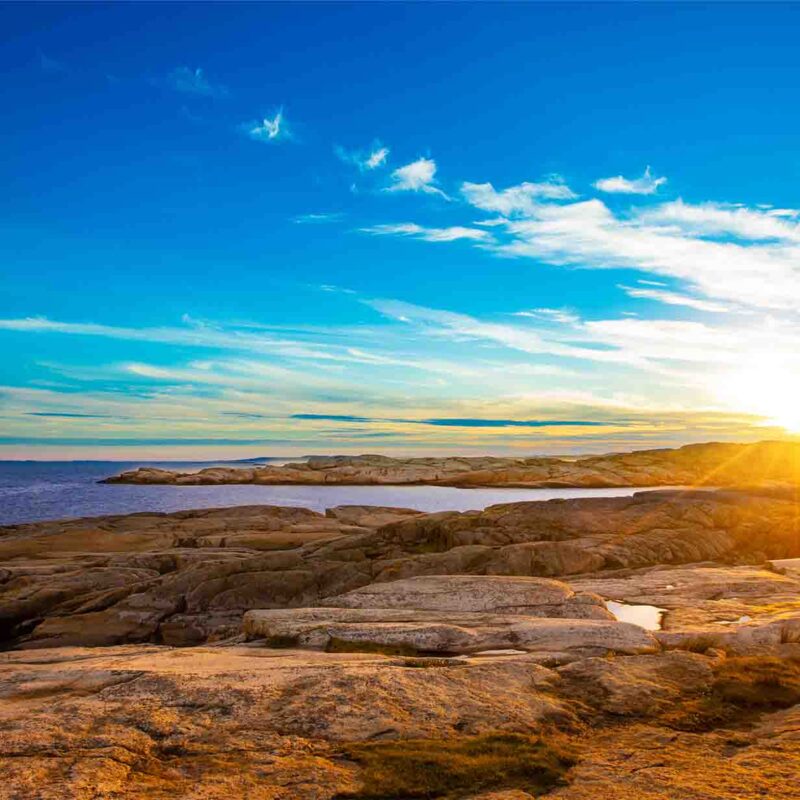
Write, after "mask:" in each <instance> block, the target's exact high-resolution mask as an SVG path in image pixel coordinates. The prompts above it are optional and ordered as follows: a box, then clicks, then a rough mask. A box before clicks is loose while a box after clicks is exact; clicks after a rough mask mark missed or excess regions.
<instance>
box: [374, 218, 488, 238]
mask: <svg viewBox="0 0 800 800" xmlns="http://www.w3.org/2000/svg"><path fill="white" fill-rule="evenodd" d="M361 231H362V232H363V233H371V234H375V235H378V236H386V235H395V236H414V237H416V238H418V239H424V240H425V241H426V242H455V241H457V240H458V239H468V240H471V241H473V242H489V241H492V240H493V239H492V236H491V234H490V233H488V232H487V231H482V230H477V229H476V228H466V227H463V226H461V225H454V226H452V227H450V228H423V227H422V226H421V225H416V224H414V223H413V222H401V223H398V224H396V225H373V226H372V227H370V228H361Z"/></svg>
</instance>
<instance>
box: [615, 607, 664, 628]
mask: <svg viewBox="0 0 800 800" xmlns="http://www.w3.org/2000/svg"><path fill="white" fill-rule="evenodd" d="M606 608H608V610H609V611H610V612H611V613H612V614H613V615H614V616H615V617H616V618H617V619H618V620H619V621H620V622H632V623H633V624H634V625H638V626H639V627H640V628H644V629H645V630H647V631H660V630H661V619H662V617H663V616H664V612H665V611H666V609H664V608H658V606H632V605H630V604H628V603H616V602H614V601H613V600H608V601H607V602H606Z"/></svg>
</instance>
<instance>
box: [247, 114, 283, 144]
mask: <svg viewBox="0 0 800 800" xmlns="http://www.w3.org/2000/svg"><path fill="white" fill-rule="evenodd" d="M243 129H244V131H245V132H246V133H247V135H248V136H249V137H250V138H251V139H253V140H254V141H256V142H281V141H285V140H287V139H291V138H292V132H291V128H290V127H289V123H288V121H287V120H286V117H285V116H284V113H283V109H282V108H280V109H278V110H277V111H276V112H275V113H274V114H273V115H272V117H264V118H263V119H262V120H261V121H260V122H259V121H256V122H248V123H246V124H245V125H244V126H243Z"/></svg>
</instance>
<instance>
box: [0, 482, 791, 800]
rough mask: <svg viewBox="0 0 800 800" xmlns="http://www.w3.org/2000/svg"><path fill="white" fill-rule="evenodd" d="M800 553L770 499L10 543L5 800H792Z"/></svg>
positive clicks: (3, 561) (97, 521)
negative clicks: (657, 617)
mask: <svg viewBox="0 0 800 800" xmlns="http://www.w3.org/2000/svg"><path fill="white" fill-rule="evenodd" d="M798 559H800V514H798V505H797V499H796V496H795V493H794V491H793V490H791V489H779V488H762V489H758V490H756V489H753V490H735V491H733V490H730V491H656V492H647V493H639V494H636V495H633V496H632V497H618V498H603V499H581V500H556V501H549V502H534V503H512V504H504V505H498V506H492V507H489V508H487V509H485V510H484V511H475V512H465V513H456V512H444V513H437V514H422V513H419V512H416V511H413V510H410V509H392V508H368V507H358V506H345V507H338V508H333V509H329V510H328V512H327V513H326V514H319V513H316V512H313V511H308V510H305V509H293V508H278V507H269V506H253V507H237V508H230V509H212V510H204V511H187V512H179V513H174V514H150V513H147V514H132V515H128V516H116V517H98V518H92V519H83V520H71V521H61V522H44V523H33V524H26V525H16V526H9V527H6V528H3V529H0V621H1V622H2V636H3V639H4V644H5V646H6V650H5V651H4V652H3V653H2V654H0V697H2V700H3V702H2V703H0V772H1V774H2V776H3V780H2V781H0V798H4V799H5V798H8V799H9V800H11V799H12V798H13V800H60V799H61V798H76V799H77V800H90V799H91V800H95V799H96V798H97V799H99V798H119V799H120V800H135V799H138V798H152V799H153V800H155V798H159V799H160V800H161V799H163V798H198V800H199V798H204V800H205V799H206V798H210V799H211V800H214V798H220V799H222V798H225V800H229V799H230V798H233V797H243V798H244V797H246V798H253V799H254V800H334V798H338V799H339V800H343V799H344V798H351V800H381V798H383V800H390V799H391V798H394V799H395V800H396V798H399V797H428V798H462V800H466V799H467V798H473V800H479V799H480V800H530V798H531V797H533V796H536V797H541V796H547V797H554V798H559V799H560V800H589V798H592V800H596V798H614V799H615V800H667V798H670V800H672V799H673V798H677V800H695V798H701V797H702V798H708V799H709V800H710V799H711V798H714V800H734V799H735V800H741V799H742V798H744V800H751V799H754V798H762V797H765V796H767V797H770V798H779V799H780V800H789V798H792V800H795V799H796V798H797V796H798V795H797V786H796V778H797V774H798V772H800V568H798V567H797V562H798ZM608 601H614V602H615V603H617V604H619V605H617V606H612V608H616V609H618V611H617V615H618V617H619V618H616V617H615V615H614V614H612V613H611V612H610V611H609V608H608V607H607V605H606V604H607V602H608ZM639 607H647V608H651V607H657V608H658V609H661V610H662V611H663V613H662V614H661V625H660V629H658V630H645V629H644V628H642V627H640V626H638V625H636V624H632V623H631V622H628V621H625V617H624V614H623V611H628V610H629V611H631V612H635V611H636V610H637V608H639ZM619 609H622V610H619Z"/></svg>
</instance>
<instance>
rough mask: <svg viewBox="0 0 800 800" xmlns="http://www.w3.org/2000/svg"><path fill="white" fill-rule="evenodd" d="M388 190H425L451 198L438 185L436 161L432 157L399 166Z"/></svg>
mask: <svg viewBox="0 0 800 800" xmlns="http://www.w3.org/2000/svg"><path fill="white" fill-rule="evenodd" d="M386 191H387V192H423V193H425V194H435V195H439V197H443V198H445V199H446V200H449V199H450V198H449V197H448V196H447V195H446V194H445V193H444V192H443V191H442V190H441V189H440V188H439V187H438V185H437V181H436V162H435V161H434V160H433V159H432V158H418V159H417V160H416V161H412V162H411V163H410V164H406V165H405V166H403V167H398V168H397V169H396V170H394V171H393V172H392V174H391V183H390V184H389V186H387V187H386Z"/></svg>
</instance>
